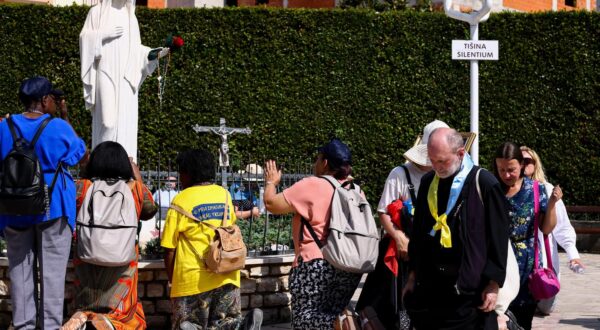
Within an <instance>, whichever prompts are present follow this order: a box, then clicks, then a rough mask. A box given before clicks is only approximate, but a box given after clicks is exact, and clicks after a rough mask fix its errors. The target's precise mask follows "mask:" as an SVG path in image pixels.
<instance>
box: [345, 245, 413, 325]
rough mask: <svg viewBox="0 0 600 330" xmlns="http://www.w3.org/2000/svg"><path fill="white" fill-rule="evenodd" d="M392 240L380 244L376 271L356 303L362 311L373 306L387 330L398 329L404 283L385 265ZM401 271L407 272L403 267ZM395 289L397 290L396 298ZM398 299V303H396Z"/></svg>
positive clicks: (366, 283)
mask: <svg viewBox="0 0 600 330" xmlns="http://www.w3.org/2000/svg"><path fill="white" fill-rule="evenodd" d="M390 240H391V239H390V237H389V236H385V237H384V238H383V239H382V240H381V242H380V243H379V258H378V259H377V265H376V266H375V270H374V271H372V272H371V273H369V275H368V276H367V279H366V280H365V283H364V285H363V288H362V291H361V293H360V297H359V298H358V302H357V303H356V310H357V311H360V310H362V309H363V308H365V307H367V306H371V307H373V309H374V310H375V311H376V312H377V318H378V319H379V320H380V321H381V323H382V324H383V325H384V326H385V328H386V329H396V320H397V319H398V318H397V310H399V309H400V308H401V307H402V303H401V300H402V299H401V297H402V287H403V285H402V284H403V283H402V280H401V279H397V278H396V277H395V276H394V273H392V271H391V270H390V269H389V268H387V266H386V265H385V264H384V263H383V257H384V256H385V252H386V250H387V247H388V245H389V243H390ZM401 269H402V270H405V269H406V267H401ZM394 282H396V284H395V283H394ZM394 287H396V288H397V296H396V297H394V291H393V288H394ZM396 298H397V300H398V303H395V302H394V300H395V299H396ZM396 306H397V307H396Z"/></svg>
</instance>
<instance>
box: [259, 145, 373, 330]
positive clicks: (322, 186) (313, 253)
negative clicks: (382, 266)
mask: <svg viewBox="0 0 600 330" xmlns="http://www.w3.org/2000/svg"><path fill="white" fill-rule="evenodd" d="M351 163H352V155H351V153H350V149H349V148H348V146H347V145H346V144H344V143H342V142H341V141H340V140H338V139H333V140H331V141H330V142H329V143H327V144H326V145H324V146H323V147H321V148H319V149H318V155H317V158H316V160H315V164H314V174H315V175H316V176H314V177H308V178H305V179H303V180H301V181H299V182H297V183H296V184H294V185H293V186H291V187H289V188H287V189H285V190H284V191H283V192H281V193H277V186H278V185H279V182H280V180H281V171H280V170H277V165H276V164H275V161H272V160H270V161H268V162H267V163H266V168H265V180H266V188H265V195H264V199H265V206H266V208H267V210H269V211H270V212H271V213H273V214H285V213H291V212H293V213H294V218H293V220H292V236H293V239H294V251H295V260H294V264H293V268H292V271H291V272H290V278H289V283H290V292H291V294H292V328H293V329H333V328H334V323H335V321H336V320H337V317H338V315H340V313H341V312H342V311H343V310H344V309H345V308H346V306H347V305H348V303H349V302H350V299H351V298H352V295H353V294H354V291H355V290H356V287H357V286H358V284H359V282H360V278H361V274H354V273H348V272H345V271H342V270H338V269H336V268H334V267H333V266H332V265H331V264H329V263H328V262H327V261H326V260H325V259H323V254H322V253H321V250H320V249H319V247H318V246H317V244H316V243H315V242H314V241H313V238H312V236H311V235H310V233H309V231H308V229H307V228H305V227H304V226H301V223H302V222H301V219H302V218H304V219H306V220H308V222H309V223H310V224H311V226H312V227H313V229H314V231H315V232H316V234H317V236H318V237H320V238H321V242H325V239H326V237H327V234H328V227H329V218H330V214H331V199H332V197H333V187H332V186H331V184H330V183H329V182H328V181H327V180H326V179H323V178H319V177H317V176H322V175H330V176H333V177H334V178H336V179H337V180H339V181H340V182H341V183H343V182H345V181H347V178H348V176H349V175H350V173H351V171H352V166H351ZM301 230H302V232H301Z"/></svg>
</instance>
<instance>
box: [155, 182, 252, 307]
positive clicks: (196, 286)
mask: <svg viewBox="0 0 600 330" xmlns="http://www.w3.org/2000/svg"><path fill="white" fill-rule="evenodd" d="M225 194H227V196H228V197H227V198H228V201H229V202H228V204H229V219H230V220H229V221H228V223H230V224H232V223H235V221H236V218H235V211H234V209H233V205H232V203H231V195H229V192H228V191H227V190H225V189H223V188H222V187H220V186H217V185H207V186H193V187H190V188H187V189H185V190H184V191H182V192H181V193H179V194H178V195H177V196H175V198H174V199H173V202H172V204H176V205H178V206H179V207H181V208H183V209H184V210H186V211H188V212H190V213H192V214H193V215H194V216H195V217H196V218H198V219H200V220H202V221H207V222H208V223H210V224H211V225H213V226H219V225H221V221H222V220H223V212H224V210H225ZM214 236H215V232H214V230H212V229H210V228H209V227H208V226H203V225H202V224H200V223H198V222H196V221H195V220H192V219H190V218H188V217H186V216H185V215H182V214H180V213H179V212H177V211H175V210H172V209H169V212H168V213H167V219H166V221H165V229H164V231H163V236H162V240H161V243H160V244H161V245H162V246H163V247H165V248H167V249H177V251H176V253H175V265H174V269H173V278H172V280H173V283H172V285H171V298H175V297H183V296H191V295H195V294H199V293H202V292H207V291H210V290H213V289H216V288H218V287H221V286H223V285H225V284H233V285H235V286H237V287H239V286H240V272H239V271H233V272H231V273H228V274H216V273H213V272H211V271H209V270H208V269H207V268H206V265H205V264H204V260H200V259H199V258H198V256H197V254H196V253H195V252H194V250H192V249H191V248H190V244H192V245H193V247H194V248H195V250H196V251H197V253H198V254H199V255H200V256H204V254H205V252H206V251H207V249H208V246H209V244H210V242H212V239H213V237H214Z"/></svg>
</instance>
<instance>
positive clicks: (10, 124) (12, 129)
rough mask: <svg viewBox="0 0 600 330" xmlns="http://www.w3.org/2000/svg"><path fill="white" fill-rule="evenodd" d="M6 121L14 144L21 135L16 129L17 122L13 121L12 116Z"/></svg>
mask: <svg viewBox="0 0 600 330" xmlns="http://www.w3.org/2000/svg"><path fill="white" fill-rule="evenodd" d="M6 123H7V124H8V128H9V129H10V135H12V138H13V144H14V143H15V141H17V139H18V138H19V136H18V135H17V131H16V130H15V123H14V122H13V119H12V116H9V117H8V118H6Z"/></svg>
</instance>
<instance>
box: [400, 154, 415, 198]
mask: <svg viewBox="0 0 600 330" xmlns="http://www.w3.org/2000/svg"><path fill="white" fill-rule="evenodd" d="M400 167H402V168H403V169H404V175H405V176H406V181H407V182H408V191H409V192H410V199H411V200H412V203H413V205H415V204H416V203H417V194H416V193H415V185H414V184H413V183H412V180H411V179H410V173H409V172H408V168H407V167H406V165H404V164H402V165H400Z"/></svg>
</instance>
